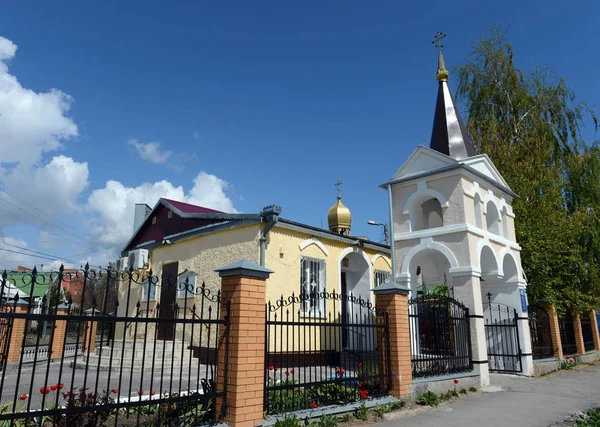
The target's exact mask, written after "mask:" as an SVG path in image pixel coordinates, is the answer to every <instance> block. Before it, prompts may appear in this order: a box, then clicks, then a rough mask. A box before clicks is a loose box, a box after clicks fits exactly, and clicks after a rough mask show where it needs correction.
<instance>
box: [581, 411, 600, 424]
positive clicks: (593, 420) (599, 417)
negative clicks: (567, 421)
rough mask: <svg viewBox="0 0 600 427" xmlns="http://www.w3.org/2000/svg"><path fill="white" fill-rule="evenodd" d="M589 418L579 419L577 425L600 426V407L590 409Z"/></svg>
mask: <svg viewBox="0 0 600 427" xmlns="http://www.w3.org/2000/svg"><path fill="white" fill-rule="evenodd" d="M586 415H587V418H586V419H584V420H579V421H577V423H576V424H575V426H576V427H598V426H600V408H595V409H590V410H589V411H587V413H586Z"/></svg>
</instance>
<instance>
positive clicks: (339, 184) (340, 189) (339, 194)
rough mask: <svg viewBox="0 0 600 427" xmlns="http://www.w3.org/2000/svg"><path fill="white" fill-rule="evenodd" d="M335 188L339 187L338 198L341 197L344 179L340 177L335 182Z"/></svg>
mask: <svg viewBox="0 0 600 427" xmlns="http://www.w3.org/2000/svg"><path fill="white" fill-rule="evenodd" d="M335 188H336V189H337V192H338V199H341V198H342V196H341V193H342V181H340V180H339V179H338V180H337V182H336V183H335Z"/></svg>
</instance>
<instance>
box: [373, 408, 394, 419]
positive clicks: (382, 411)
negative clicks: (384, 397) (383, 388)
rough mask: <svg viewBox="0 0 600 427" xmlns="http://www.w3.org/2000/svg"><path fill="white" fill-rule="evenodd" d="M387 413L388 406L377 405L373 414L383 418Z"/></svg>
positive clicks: (388, 410)
mask: <svg viewBox="0 0 600 427" xmlns="http://www.w3.org/2000/svg"><path fill="white" fill-rule="evenodd" d="M388 412H390V407H389V405H377V406H376V407H375V414H377V416H378V417H379V418H383V416H384V415H385V414H387V413H388Z"/></svg>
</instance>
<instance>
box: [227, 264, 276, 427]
mask: <svg viewBox="0 0 600 427" xmlns="http://www.w3.org/2000/svg"><path fill="white" fill-rule="evenodd" d="M216 271H217V272H218V273H219V276H220V277H221V298H222V299H221V301H222V304H221V319H224V318H225V316H226V314H227V306H226V303H227V302H228V301H229V302H230V313H229V322H230V323H229V354H228V355H226V346H225V328H221V330H220V332H219V334H220V337H219V347H218V350H217V392H225V393H226V394H225V402H223V401H222V400H221V399H219V400H218V401H217V411H219V410H221V408H222V405H223V404H225V417H224V419H223V422H225V423H227V424H228V425H229V426H230V427H254V426H256V425H258V424H260V423H262V420H263V410H264V408H263V400H264V388H265V346H266V343H265V324H266V316H265V298H266V280H267V279H268V278H269V275H270V274H271V273H272V271H271V270H268V269H266V268H265V267H262V266H260V265H258V264H255V263H253V262H251V261H247V260H242V261H237V262H235V263H233V264H231V265H228V266H225V267H222V268H219V269H217V270H216ZM226 359H227V361H228V363H227V369H228V370H227V375H226V376H225V360H226ZM225 379H226V382H225Z"/></svg>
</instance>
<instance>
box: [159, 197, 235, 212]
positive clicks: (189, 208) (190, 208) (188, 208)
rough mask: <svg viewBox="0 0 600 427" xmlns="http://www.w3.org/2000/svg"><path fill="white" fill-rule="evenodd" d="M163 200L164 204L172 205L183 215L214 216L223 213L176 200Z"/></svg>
mask: <svg viewBox="0 0 600 427" xmlns="http://www.w3.org/2000/svg"><path fill="white" fill-rule="evenodd" d="M163 200H164V201H165V202H168V203H170V204H171V205H173V206H174V207H175V208H177V209H179V210H180V211H181V212H183V213H188V214H213V213H214V214H216V213H224V212H221V211H216V210H214V209H209V208H205V207H203V206H197V205H191V204H189V203H184V202H178V201H176V200H171V199H165V198H163Z"/></svg>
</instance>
